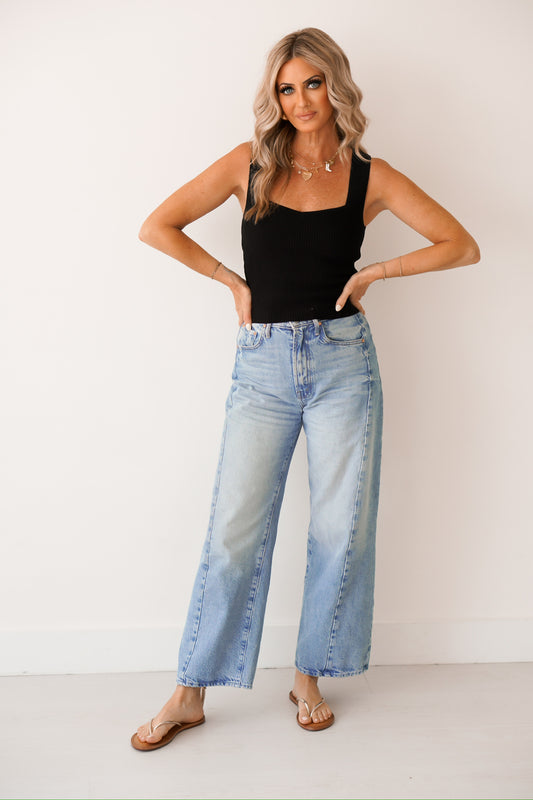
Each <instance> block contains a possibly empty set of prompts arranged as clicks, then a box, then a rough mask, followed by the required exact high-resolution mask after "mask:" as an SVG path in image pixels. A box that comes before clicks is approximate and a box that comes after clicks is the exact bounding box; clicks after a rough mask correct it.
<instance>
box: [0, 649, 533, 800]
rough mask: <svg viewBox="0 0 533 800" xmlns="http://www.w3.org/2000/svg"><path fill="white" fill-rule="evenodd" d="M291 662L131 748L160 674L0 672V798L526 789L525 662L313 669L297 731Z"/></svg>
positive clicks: (531, 703) (480, 794)
mask: <svg viewBox="0 0 533 800" xmlns="http://www.w3.org/2000/svg"><path fill="white" fill-rule="evenodd" d="M291 679H292V670H285V669H276V670H259V671H258V673H257V678H256V683H255V687H254V690H253V691H251V692H250V691H244V690H238V689H225V688H214V689H209V690H208V692H207V701H206V718H207V722H206V724H205V725H202V726H200V727H198V728H195V729H192V730H190V731H187V732H184V733H183V734H181V735H180V736H178V737H177V738H176V739H175V740H174V742H172V744H171V745H169V746H168V747H166V748H163V749H162V750H158V751H155V752H151V753H138V752H136V751H135V750H133V749H132V748H131V746H130V742H129V740H130V735H131V733H133V731H134V730H135V728H136V727H137V726H138V725H139V724H140V723H141V722H143V721H145V720H146V719H147V718H148V717H150V716H153V715H154V714H155V713H156V712H157V711H158V710H159V707H160V706H161V705H162V704H163V702H164V701H165V700H166V698H167V696H168V695H169V694H171V692H172V690H173V687H174V675H173V674H172V673H128V674H123V675H117V674H114V675H69V676H46V677H17V678H3V679H2V680H1V681H0V702H1V706H0V707H1V709H2V725H1V733H0V796H1V797H2V798H306V799H307V798H309V800H311V799H312V798H327V799H328V800H331V799H332V798H528V800H529V798H532V797H533V663H519V664H516V663H515V664H467V665H460V664H457V665H443V666H398V667H371V668H370V670H369V671H368V672H367V673H366V674H365V675H363V676H359V677H357V678H346V679H341V680H335V679H323V680H322V681H321V684H320V685H321V688H322V691H323V693H324V694H325V695H326V696H327V698H328V700H329V702H330V704H331V705H332V707H333V708H334V711H335V714H336V722H335V725H334V726H333V727H332V728H330V729H329V730H327V731H323V732H320V733H310V732H307V731H302V730H301V729H300V728H299V727H298V726H297V725H296V720H295V712H296V709H295V707H294V706H293V705H292V704H291V703H289V700H288V697H287V693H288V691H289V689H290V688H291Z"/></svg>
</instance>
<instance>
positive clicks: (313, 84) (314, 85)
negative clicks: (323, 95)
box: [307, 78, 322, 89]
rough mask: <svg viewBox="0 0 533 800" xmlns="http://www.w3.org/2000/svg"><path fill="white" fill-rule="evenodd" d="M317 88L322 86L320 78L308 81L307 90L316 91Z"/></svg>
mask: <svg viewBox="0 0 533 800" xmlns="http://www.w3.org/2000/svg"><path fill="white" fill-rule="evenodd" d="M319 86H322V80H321V79H320V78H313V80H312V81H309V83H308V84H307V88H308V89H318V87H319Z"/></svg>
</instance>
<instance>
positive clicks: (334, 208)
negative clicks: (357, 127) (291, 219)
mask: <svg viewBox="0 0 533 800" xmlns="http://www.w3.org/2000/svg"><path fill="white" fill-rule="evenodd" d="M354 158H356V155H355V152H354V151H353V150H352V158H351V161H350V175H349V177H348V192H347V194H346V200H345V201H344V203H343V204H342V205H341V206H328V207H327V208H313V209H310V210H309V211H302V210H300V209H299V208H291V206H286V205H283V203H276V202H275V201H274V200H272V204H273V205H274V206H276V208H284V209H285V210H286V211H292V212H293V213H295V214H322V213H323V212H324V211H339V210H340V209H342V208H346V206H347V205H348V203H349V202H350V195H351V193H352V177H353V160H354Z"/></svg>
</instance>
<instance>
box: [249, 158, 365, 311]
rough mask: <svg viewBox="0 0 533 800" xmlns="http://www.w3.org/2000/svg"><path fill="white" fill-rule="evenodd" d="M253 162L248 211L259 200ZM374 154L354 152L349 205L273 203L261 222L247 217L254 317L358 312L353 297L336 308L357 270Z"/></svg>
mask: <svg viewBox="0 0 533 800" xmlns="http://www.w3.org/2000/svg"><path fill="white" fill-rule="evenodd" d="M256 170H257V167H256V166H255V165H254V164H252V165H251V166H250V177H249V180H248V197H247V200H246V210H248V209H249V208H251V206H252V205H253V197H252V191H251V182H252V178H253V175H254V173H255V171H256ZM369 173H370V156H368V161H363V160H362V159H360V158H359V157H358V156H356V154H355V153H353V155H352V164H351V170H350V182H349V186H348V197H347V199H346V203H345V204H344V205H343V206H338V207H336V208H326V209H323V210H321V211H295V210H294V209H291V208H287V207H286V206H282V205H278V204H277V203H273V204H272V211H271V213H270V214H268V216H266V217H263V218H262V219H260V220H259V221H258V222H257V223H256V222H254V220H253V218H252V219H251V220H245V219H244V217H243V220H242V229H241V236H242V249H243V255H244V274H245V277H246V281H247V283H248V285H249V287H250V289H251V292H252V320H253V321H254V322H288V321H293V322H296V321H299V320H307V319H334V318H335V317H346V316H348V315H350V314H354V313H356V309H355V308H354V306H353V305H352V304H351V303H350V302H349V301H348V302H347V303H346V305H345V306H344V308H343V309H342V310H341V311H339V312H337V311H335V301H336V300H337V298H338V296H339V295H340V294H341V292H342V290H343V288H344V285H345V283H346V281H347V280H348V279H349V278H350V277H351V276H352V275H353V274H354V262H356V261H357V260H358V259H359V258H360V256H361V244H362V242H363V238H364V235H365V225H364V223H363V210H364V205H365V197H366V190H367V186H368V176H369Z"/></svg>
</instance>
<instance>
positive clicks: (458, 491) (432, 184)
mask: <svg viewBox="0 0 533 800" xmlns="http://www.w3.org/2000/svg"><path fill="white" fill-rule="evenodd" d="M532 21H533V5H532V4H531V2H528V0H525V1H524V2H521V1H520V0H503V1H502V2H499V1H495V0H479V1H478V0H460V1H459V0H442V1H441V0H436V1H432V0H407V1H405V0H404V1H402V2H398V0H374V2H372V3H368V2H364V3H363V2H361V1H360V0H330V2H329V3H326V4H325V3H324V2H322V1H320V2H319V0H292V2H290V3H287V2H282V1H281V0H272V1H271V2H269V3H250V2H245V1H244V0H229V2H224V3H220V2H215V0H211V1H206V0H203V1H202V0H199V2H196V3H188V2H187V3H182V2H177V1H174V2H173V1H172V0H138V1H133V0H132V2H127V1H126V0H87V2H79V1H76V0H74V1H70V2H69V0H48V1H47V2H38V1H37V0H35V2H31V1H30V0H3V3H2V4H1V5H0V30H1V37H2V41H1V42H0V75H2V82H3V88H2V116H3V118H4V125H3V129H2V142H1V149H0V152H1V157H2V160H3V164H2V178H1V182H2V200H1V202H2V208H1V218H2V222H3V233H2V237H1V240H0V244H1V247H2V251H3V252H2V267H1V270H2V277H1V291H0V298H1V300H0V302H1V318H0V326H1V331H0V335H1V359H2V362H1V380H2V387H1V394H0V403H1V417H2V445H1V452H2V459H1V461H2V476H1V485H2V501H1V502H2V511H1V521H2V539H1V542H2V544H1V547H2V553H1V554H0V555H1V560H0V570H1V575H0V592H1V594H2V597H1V598H0V608H1V613H2V621H1V623H0V629H1V633H0V645H1V646H2V651H3V656H2V664H1V669H2V671H3V672H4V673H10V672H11V673H17V672H64V671H85V670H88V671H91V670H95V671H100V670H101V671H107V670H115V669H117V670H127V669H131V670H136V669H172V668H173V667H174V664H175V660H176V651H177V644H178V642H177V635H178V629H179V628H180V626H181V625H182V624H183V621H184V616H185V613H186V609H187V605H188V600H189V592H190V589H191V586H192V581H193V577H194V572H195V570H196V566H197V560H198V556H199V553H200V548H201V544H202V540H203V536H204V533H205V528H206V524H207V518H208V512H209V503H210V494H211V486H212V480H213V475H214V469H215V464H216V460H217V455H218V453H217V451H218V442H219V435H220V430H221V424H222V418H223V406H224V399H225V395H226V392H227V389H228V386H229V378H230V372H231V365H232V359H233V347H234V338H235V333H236V322H235V318H234V312H233V305H232V298H231V296H230V295H229V293H228V292H227V290H225V289H224V288H223V287H221V286H220V285H219V284H215V283H210V282H209V281H208V280H205V279H202V278H201V277H199V276H197V275H195V274H194V273H192V272H190V271H188V270H187V269H186V268H185V267H183V266H182V265H180V264H178V263H177V262H174V261H172V260H171V259H170V258H168V257H167V256H164V255H162V254H160V253H158V252H156V251H154V250H151V249H150V248H148V247H146V245H143V244H141V243H140V242H139V241H138V239H137V232H138V229H139V226H140V224H141V222H142V221H143V219H144V218H145V217H146V216H147V214H148V213H149V212H150V211H151V210H152V209H153V208H154V207H155V206H156V205H157V204H158V203H159V202H161V201H162V200H163V199H164V198H165V197H166V196H167V195H169V194H170V193H171V192H172V191H174V189H176V188H177V187H178V186H179V185H181V184H182V183H183V182H185V181H186V180H188V179H189V178H191V177H192V176H194V175H195V174H197V173H198V172H199V171H201V170H202V169H203V168H204V167H205V166H207V164H209V163H210V162H212V161H213V160H215V159H216V158H217V157H219V156H220V155H222V154H223V153H225V152H227V151H228V150H229V149H231V148H232V147H233V146H234V145H236V144H237V143H238V142H240V141H243V140H245V139H247V138H249V137H250V135H251V131H252V123H253V120H252V114H251V104H252V100H253V95H254V92H255V88H256V86H257V83H258V80H259V77H260V74H261V71H262V68H263V63H264V56H265V54H266V52H267V50H268V49H269V47H270V46H271V45H272V44H273V43H274V42H275V41H277V40H278V39H279V38H280V37H281V36H282V35H284V34H285V33H287V32H289V31H291V30H294V29H296V28H298V27H303V26H306V25H314V26H318V27H322V28H324V29H325V30H326V31H328V32H329V33H330V34H331V35H332V36H333V37H334V38H336V39H337V40H338V41H339V43H340V44H341V45H342V46H343V47H344V48H345V50H346V52H347V53H348V55H349V57H350V60H351V63H352V69H353V73H354V76H355V79H356V81H357V82H358V83H359V84H360V86H361V87H362V89H363V92H364V105H363V108H364V111H365V112H366V114H367V115H368V116H369V117H370V119H371V125H370V129H369V132H368V135H367V138H366V144H367V147H368V149H369V151H370V153H372V154H373V155H374V156H380V157H383V158H386V159H387V160H388V161H389V162H390V163H392V164H393V165H394V166H396V167H397V168H398V169H400V170H402V171H403V172H405V173H406V174H407V175H409V176H410V177H411V178H412V179H413V180H415V182H417V183H418V184H419V185H421V186H422V187H423V188H424V189H425V190H426V191H427V192H428V193H429V194H431V195H432V196H433V197H435V198H436V199H437V200H438V201H439V202H441V203H442V204H443V205H444V206H445V207H447V208H448V209H449V210H450V211H451V212H452V213H453V214H455V215H456V216H457V217H458V218H459V219H460V220H461V222H462V223H463V224H464V225H465V226H466V227H467V229H469V230H470V231H471V232H472V233H473V234H474V236H475V237H476V239H477V240H478V242H479V244H480V247H481V251H482V261H481V263H480V264H478V265H475V266H471V267H466V268H463V269H458V270H452V271H450V272H443V273H440V274H434V275H424V276H419V277H414V278H409V279H405V280H402V281H399V280H395V281H388V282H387V283H382V282H379V283H378V284H375V285H374V286H373V287H372V288H371V289H370V291H369V294H368V297H367V301H366V303H365V306H366V309H367V315H368V318H369V319H370V322H371V325H372V326H373V330H374V334H375V339H376V343H377V346H378V351H379V354H380V361H381V370H382V377H383V383H384V390H385V432H384V459H383V477H382V501H381V507H380V515H379V534H378V536H379V540H378V542H379V543H378V567H377V584H376V608H375V629H374V630H375V637H374V648H373V655H372V661H373V663H415V662H424V661H429V662H431V661H441V662H442V661H483V660H486V661H496V660H528V659H532V658H533V636H532V633H533V593H532V589H531V586H532V574H531V563H532V560H533V538H532V537H531V528H532V526H531V520H530V500H529V483H530V480H529V478H530V476H529V475H528V466H529V461H530V458H529V453H530V451H531V446H532V441H531V422H530V420H531V369H530V363H531V360H530V353H531V322H530V320H531V297H532V289H533V286H532V276H531V272H532V271H531V255H530V254H531V241H530V233H531V186H532V179H533V176H532V170H531V156H530V153H531V144H530V131H531V128H532V125H533V119H532V111H531V103H530V101H529V98H530V76H531V66H532V64H531V62H532V57H531V47H530V31H531V23H532ZM6 122H7V124H5V123H6ZM239 221H240V220H239V209H238V206H237V203H236V202H233V203H230V204H228V205H227V206H225V207H223V208H221V209H219V210H217V211H216V212H214V213H213V214H212V215H211V216H210V217H209V218H208V219H206V220H202V221H200V222H198V223H195V224H194V225H193V226H191V228H190V233H191V234H192V235H195V236H196V237H197V238H198V239H199V240H200V241H201V242H202V244H204V246H205V247H206V248H207V249H208V250H210V251H211V252H212V253H213V254H214V255H216V256H217V258H220V259H223V260H224V261H225V262H226V263H228V264H230V265H232V266H234V267H235V268H238V269H240V268H241V264H242V260H241V253H240V231H239ZM419 246H422V240H421V239H420V237H419V236H418V235H417V234H415V233H414V232H412V231H410V230H409V229H407V228H404V227H403V226H402V225H401V224H400V223H398V222H397V221H396V220H395V219H394V218H393V217H391V216H390V215H381V216H380V217H379V218H378V219H377V220H376V221H375V222H374V223H373V224H372V225H371V226H370V228H369V230H368V233H367V239H366V245H365V249H364V252H363V260H362V263H370V262H372V261H374V260H379V259H384V258H387V257H392V256H394V255H397V254H398V253H400V252H406V251H407V250H409V249H415V248H417V247H419ZM307 502H308V495H307V487H306V472H305V445H304V442H302V441H301V442H300V444H299V446H298V449H297V453H296V456H295V461H294V464H293V470H292V473H291V475H290V479H289V483H288V488H287V497H286V503H285V507H284V511H283V516H282V520H281V524H280V531H279V542H278V549H277V553H276V556H275V564H274V574H273V580H272V590H271V595H270V600H269V607H268V613H267V621H266V622H267V626H266V632H265V647H264V650H263V655H262V662H261V663H263V664H270V665H272V664H273V665H276V664H282V665H285V664H287V663H290V662H291V658H292V649H293V645H294V635H295V626H296V624H297V620H298V615H299V604H300V598H301V589H302V578H303V571H304V557H305V536H306V525H307Z"/></svg>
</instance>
